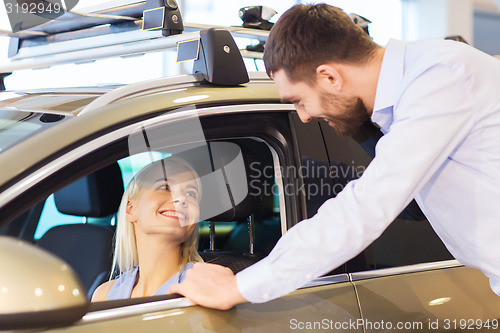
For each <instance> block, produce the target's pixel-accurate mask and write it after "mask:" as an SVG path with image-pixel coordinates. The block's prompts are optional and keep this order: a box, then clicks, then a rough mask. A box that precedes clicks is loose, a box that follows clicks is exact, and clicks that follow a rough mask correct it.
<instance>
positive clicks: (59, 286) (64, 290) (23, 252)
mask: <svg viewBox="0 0 500 333" xmlns="http://www.w3.org/2000/svg"><path fill="white" fill-rule="evenodd" d="M0 262H1V263H2V264H1V265H0V323H1V329H2V330H4V329H7V330H9V329H28V328H37V327H51V326H61V325H67V324H70V323H72V322H74V321H76V320H78V319H80V318H82V317H83V315H84V314H85V313H86V312H87V310H88V307H89V302H88V300H87V297H86V294H87V293H86V291H85V288H84V287H83V286H82V284H81V282H80V280H79V279H78V277H77V276H76V274H75V273H74V271H73V269H72V268H71V267H70V266H69V265H68V264H66V263H65V262H64V261H63V260H61V259H59V258H57V257H56V256H54V255H53V254H51V253H49V252H47V251H45V250H43V249H41V248H38V247H36V246H34V245H32V244H30V243H28V242H26V241H22V240H19V239H16V238H12V237H7V236H0Z"/></svg>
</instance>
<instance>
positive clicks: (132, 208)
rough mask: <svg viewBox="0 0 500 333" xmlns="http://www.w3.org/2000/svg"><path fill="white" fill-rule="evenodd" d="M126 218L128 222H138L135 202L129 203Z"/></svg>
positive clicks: (130, 201)
mask: <svg viewBox="0 0 500 333" xmlns="http://www.w3.org/2000/svg"><path fill="white" fill-rule="evenodd" d="M126 216H127V220H129V221H130V222H137V217H136V216H135V200H129V201H127V209H126Z"/></svg>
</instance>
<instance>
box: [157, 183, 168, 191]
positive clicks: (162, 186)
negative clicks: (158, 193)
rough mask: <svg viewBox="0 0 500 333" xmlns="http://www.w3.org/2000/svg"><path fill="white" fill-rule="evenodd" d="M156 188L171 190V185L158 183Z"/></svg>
mask: <svg viewBox="0 0 500 333" xmlns="http://www.w3.org/2000/svg"><path fill="white" fill-rule="evenodd" d="M156 189H157V190H167V191H168V190H170V187H169V186H168V184H158V185H157V186H156Z"/></svg>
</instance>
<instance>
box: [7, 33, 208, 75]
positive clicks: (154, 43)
mask: <svg viewBox="0 0 500 333" xmlns="http://www.w3.org/2000/svg"><path fill="white" fill-rule="evenodd" d="M160 33H161V32H160ZM199 37H200V33H199V32H191V33H186V34H181V35H174V36H170V37H168V38H156V39H151V40H149V41H148V43H143V42H141V41H140V42H137V43H133V42H131V43H124V44H118V45H111V46H102V47H99V48H98V49H93V48H85V49H82V50H78V51H71V52H64V53H55V54H50V55H47V56H40V57H36V58H25V59H20V60H15V61H11V62H10V63H9V64H7V65H4V66H2V65H0V73H5V72H12V71H16V70H20V69H35V68H46V67H50V66H54V65H59V64H67V63H85V62H92V61H94V60H97V59H104V58H110V57H114V56H126V55H132V54H140V53H145V52H153V51H161V50H165V49H168V48H174V47H176V46H177V42H179V41H182V40H187V39H195V38H199Z"/></svg>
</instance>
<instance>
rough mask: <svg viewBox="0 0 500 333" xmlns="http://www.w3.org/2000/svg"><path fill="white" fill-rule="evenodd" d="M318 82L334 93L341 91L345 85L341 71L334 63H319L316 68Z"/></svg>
mask: <svg viewBox="0 0 500 333" xmlns="http://www.w3.org/2000/svg"><path fill="white" fill-rule="evenodd" d="M316 82H317V84H318V85H320V86H321V87H322V88H323V89H325V91H329V92H332V93H335V92H337V93H339V92H341V91H342V88H343V85H344V80H343V77H342V75H341V72H340V71H339V70H338V68H337V66H336V65H335V64H334V63H331V64H323V65H319V66H318V67H317V68H316Z"/></svg>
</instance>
